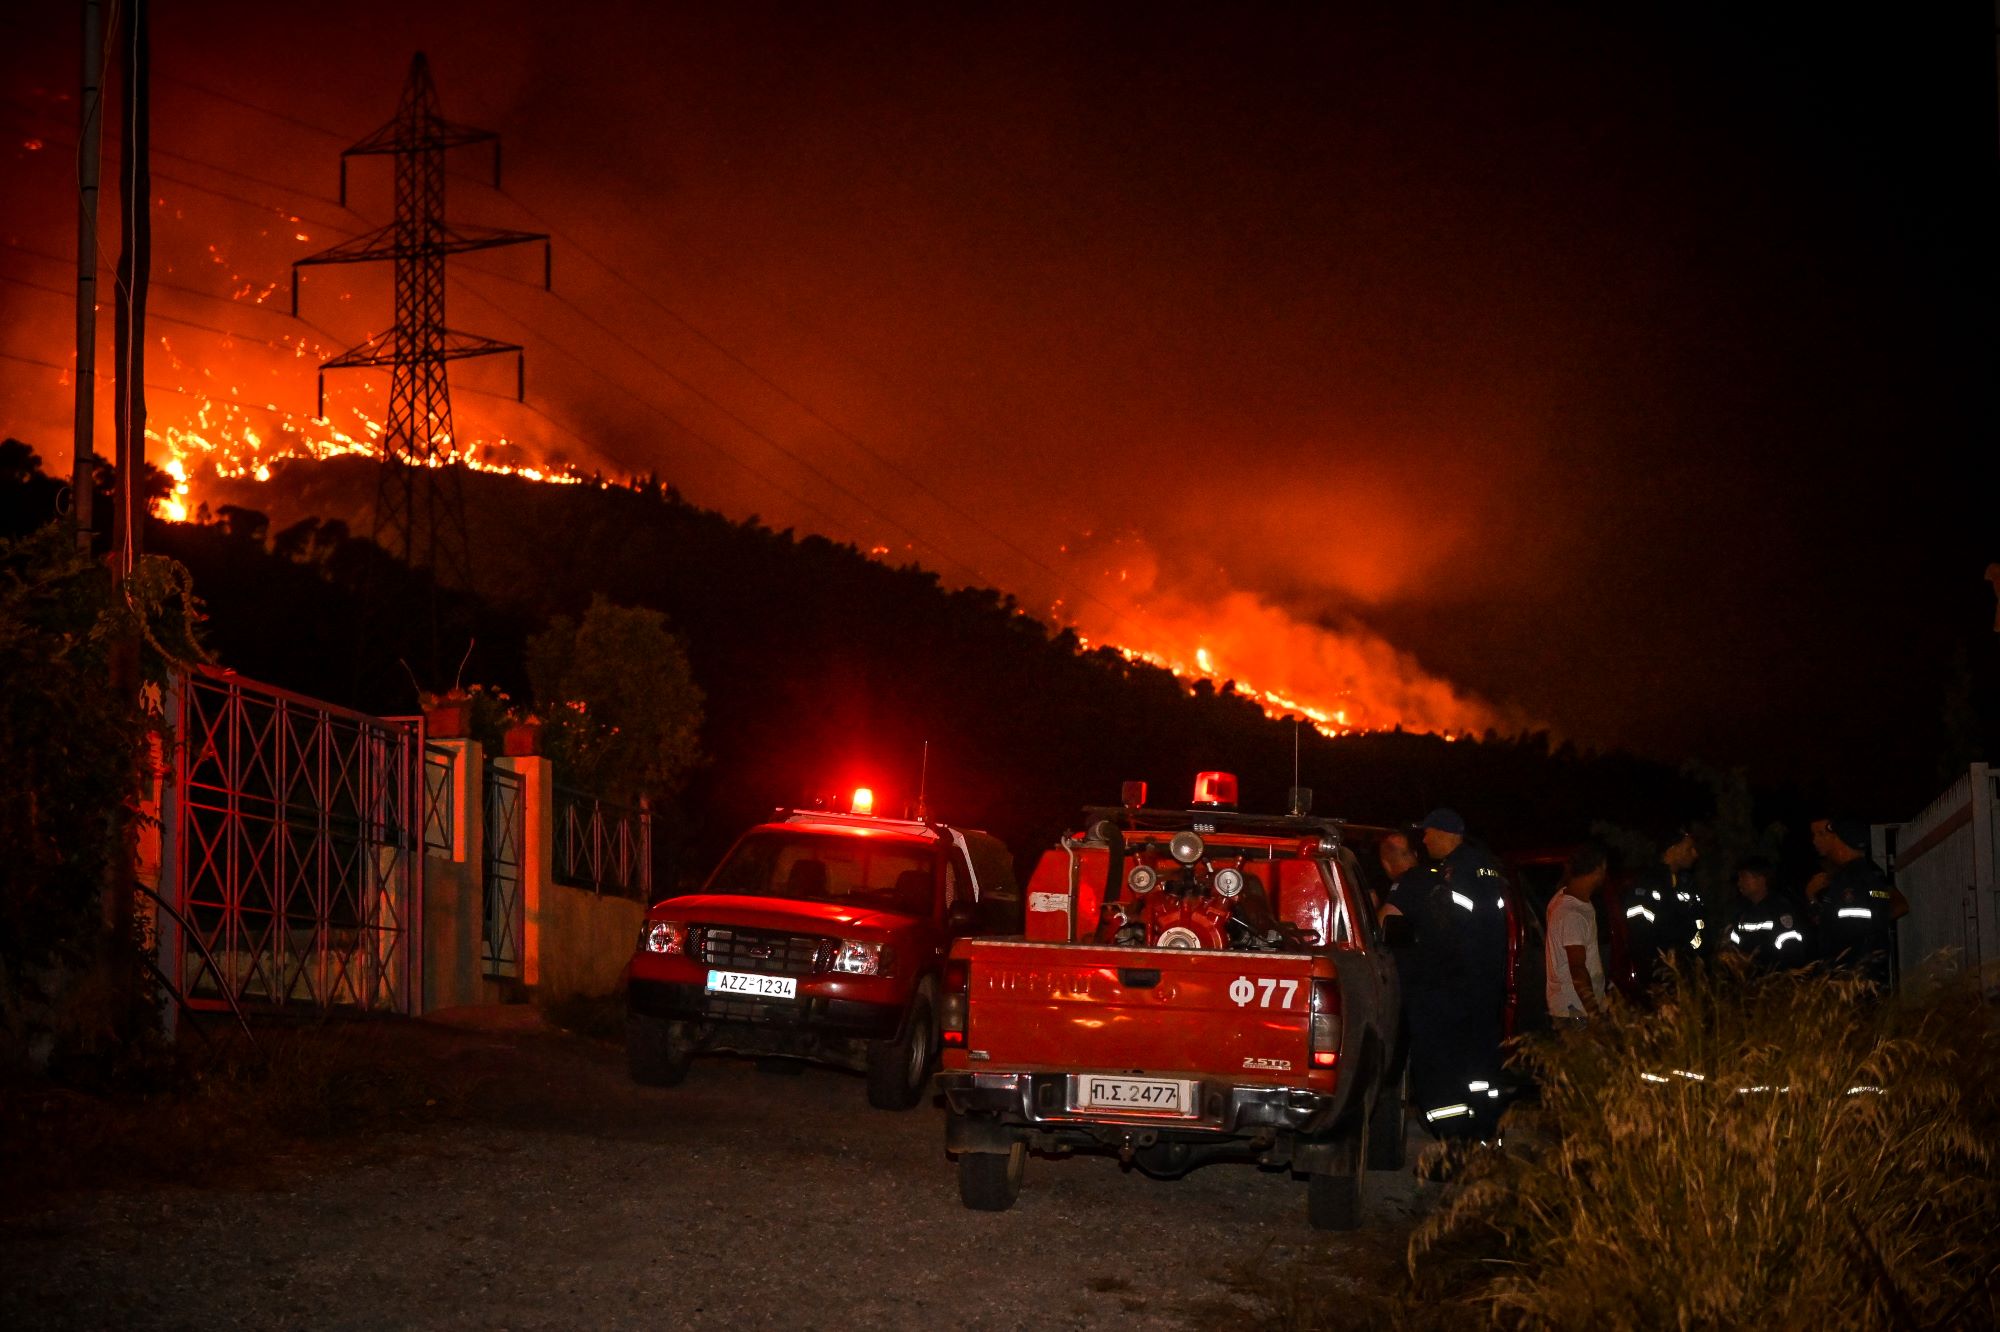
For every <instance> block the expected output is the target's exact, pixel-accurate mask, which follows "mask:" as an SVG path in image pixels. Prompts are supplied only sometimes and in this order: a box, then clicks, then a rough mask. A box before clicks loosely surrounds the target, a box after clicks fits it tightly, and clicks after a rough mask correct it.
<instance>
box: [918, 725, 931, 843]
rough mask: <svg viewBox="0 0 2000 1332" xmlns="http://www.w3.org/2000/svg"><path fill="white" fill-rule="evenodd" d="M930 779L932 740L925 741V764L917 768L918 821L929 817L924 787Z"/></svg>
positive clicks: (920, 821) (921, 821)
mask: <svg viewBox="0 0 2000 1332" xmlns="http://www.w3.org/2000/svg"><path fill="white" fill-rule="evenodd" d="M930 779H931V742H930V741H928V740H926V741H924V762H923V766H922V767H921V768H919V769H918V770H917V822H918V823H923V822H925V821H926V820H927V818H928V813H929V811H928V810H927V809H926V807H925V805H924V788H925V787H926V786H927V785H929V784H930Z"/></svg>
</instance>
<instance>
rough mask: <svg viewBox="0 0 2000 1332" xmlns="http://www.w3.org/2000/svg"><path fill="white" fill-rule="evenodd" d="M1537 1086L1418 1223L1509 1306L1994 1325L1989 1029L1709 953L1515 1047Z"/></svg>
mask: <svg viewBox="0 0 2000 1332" xmlns="http://www.w3.org/2000/svg"><path fill="white" fill-rule="evenodd" d="M1519 1058H1520V1060H1521V1061H1522V1062H1523V1063H1524V1064H1525V1065H1526V1066H1527V1067H1528V1068H1529V1069H1530V1070H1531V1071H1532V1072H1533V1073H1534V1075H1535V1076H1536V1078H1537V1079H1538V1080H1539V1082H1540V1084H1541V1103H1540V1105H1539V1106H1523V1107H1520V1108H1518V1109H1516V1110H1515V1111H1514V1112H1513V1113H1512V1114H1511V1115H1510V1116H1509V1119H1508V1121H1507V1124H1506V1126H1505V1128H1504V1133H1505V1138H1506V1145H1505V1146H1504V1147H1503V1148H1500V1149H1497V1150H1483V1151H1480V1152H1478V1153H1477V1154H1475V1155H1474V1156H1472V1157H1471V1158H1470V1159H1468V1160H1467V1161H1466V1162H1465V1164H1464V1167H1463V1170H1462V1172H1461V1174H1460V1175H1459V1178H1458V1185H1457V1187H1456V1189H1455V1191H1454V1193H1453V1195H1452V1197H1451V1198H1450V1199H1449V1201H1448V1202H1447V1203H1446V1205H1445V1206H1444V1207H1443V1208H1441V1209H1440V1210H1439V1211H1438V1212H1437V1213H1435V1214H1434V1215H1433V1216H1432V1217H1431V1218H1430V1219H1429V1220H1428V1221H1427V1222H1426V1223H1425V1224H1424V1226H1422V1227H1421V1228H1420V1229H1419V1230H1418V1232H1417V1233H1416V1235H1415V1236H1414V1237H1413V1238H1412V1240H1411V1244H1410V1264H1411V1270H1412V1274H1413V1275H1414V1276H1416V1277H1417V1278H1418V1279H1419V1281H1420V1282H1424V1281H1429V1282H1431V1283H1433V1284H1435V1283H1437V1282H1439V1281H1441V1280H1448V1279H1449V1278H1450V1277H1451V1276H1452V1275H1453V1274H1454V1273H1455V1274H1456V1275H1457V1277H1459V1278H1460V1279H1461V1280H1462V1279H1464V1277H1465V1275H1466V1272H1467V1270H1468V1268H1467V1266H1466V1265H1467V1264H1471V1265H1472V1268H1473V1269H1474V1270H1476V1271H1477V1273H1478V1274H1479V1275H1478V1276H1477V1277H1476V1279H1475V1285H1474V1289H1475V1292H1476V1293H1475V1294H1474V1296H1473V1298H1475V1299H1477V1300H1483V1301H1485V1302H1486V1303H1487V1304H1488V1306H1489V1308H1490V1311H1491V1313H1492V1315H1493V1319H1494V1321H1495V1322H1496V1323H1497V1324H1500V1325H1505V1326H1537V1327H1540V1326H1553V1327H1591V1328H1595V1329H1606V1330H1611V1329H1626V1328H1631V1329H1639V1328H1661V1327H1678V1328H1724V1327H1753V1326H1764V1327H1774V1328H1795V1327H1814V1328H1818V1329H1841V1328H1890V1327H1996V1326H2000V1184H1997V1183H1996V1175H1995V1163H1996V1158H2000V1123H1996V1106H2000V1091H1996V1084H1997V1083H2000V1034H1996V1015H1995V1011H1994V1009H1993V1007H1992V1006H1991V1005H1982V1004H1980V1003H1978V1002H1977V1000H1976V998H1974V997H1971V996H1968V995H1967V994H1966V993H1965V992H1964V991H1962V990H1959V991H1953V990H1943V991H1939V992H1936V993H1934V994H1933V995H1932V996H1931V997H1930V998H1929V999H1928V1000H1926V1001H1924V1002H1922V1003H1921V1004H1908V1005H1894V1004H1880V1003H1877V1002H1875V1001H1874V1000H1873V999H1872V998H1871V996H1870V995H1869V994H1868V993H1867V992H1866V991H1865V990H1864V989H1863V988H1862V987H1861V986H1859V985H1858V984H1856V983H1855V982H1852V981H1846V980H1839V979H1832V978H1828V977H1824V976H1799V975H1792V976H1785V975H1779V976H1764V977H1757V976H1751V975H1748V974H1746V973H1745V972H1744V971H1743V970H1742V969H1741V968H1737V967H1724V968H1718V969H1716V970H1714V971H1713V972H1706V973H1702V974H1698V975H1694V976H1690V977H1687V978H1684V979H1682V980H1680V981H1679V982H1677V983H1676V984H1675V985H1674V986H1673V987H1672V989H1671V990H1670V992H1669V993H1668V995H1667V996H1666V998H1665V1000H1664V1002H1662V1003H1661V1005H1660V1006H1659V1007H1658V1008H1657V1009H1656V1010H1654V1011H1652V1012H1649V1013H1642V1012H1638V1011H1634V1010H1629V1009H1626V1010H1620V1011H1618V1012H1615V1013H1613V1014H1612V1015H1610V1016H1609V1017H1606V1018H1602V1019H1600V1020H1598V1021H1597V1022H1595V1023H1593V1024H1591V1026H1590V1027H1589V1028H1588V1029H1587V1030H1584V1031H1581V1032H1576V1033H1565V1034H1564V1035H1563V1036H1561V1037H1560V1038H1556V1039H1550V1040H1545V1041H1542V1042H1540V1043H1538V1044H1535V1045H1532V1046H1529V1047H1527V1048H1525V1049H1523V1050H1522V1051H1521V1052H1520V1054H1519Z"/></svg>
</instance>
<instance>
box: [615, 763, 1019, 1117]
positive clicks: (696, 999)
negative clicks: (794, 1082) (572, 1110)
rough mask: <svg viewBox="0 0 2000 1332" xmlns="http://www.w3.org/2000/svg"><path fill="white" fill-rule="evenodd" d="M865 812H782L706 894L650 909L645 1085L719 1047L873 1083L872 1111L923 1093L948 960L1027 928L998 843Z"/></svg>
mask: <svg viewBox="0 0 2000 1332" xmlns="http://www.w3.org/2000/svg"><path fill="white" fill-rule="evenodd" d="M856 795H857V800H856V804H855V810H856V812H852V813H846V814H839V813H828V812H824V811H817V810H780V811H779V812H778V815H777V817H776V818H774V819H773V820H772V821H771V822H768V823H761V824H758V825H757V826H756V827H754V828H752V829H750V831H748V832H746V833H744V834H743V836H742V837H741V838H740V839H738V841H737V843H736V845H735V846H734V847H733V848H731V850H730V852H729V854H728V855H727V856H725V857H724V858H723V860H722V863H721V865H720V866H718V867H717V868H716V871H715V873H714V874H713V875H711V876H710V877H709V880H708V883H707V884H706V885H705V886H704V888H703V889H702V891H701V892H699V893H697V894H693V895H690V896H686V897H673V898H668V899H667V900H665V901H663V902H660V903H658V904H656V905H655V906H654V907H653V908H652V909H651V910H650V911H648V912H647V914H646V923H645V925H644V927H643V928H642V930H641V932H640V936H639V946H638V950H637V951H636V952H635V953H634V954H633V956H632V961H631V964H630V966H629V968H628V971H627V984H626V994H627V1010H628V1012H627V1018H626V1053H627V1055H628V1059H629V1064H630V1069H631V1074H632V1077H633V1079H634V1080H635V1081H638V1082H641V1083H645V1084H647V1085H650V1086H673V1085H675V1084H677V1083H679V1082H680V1081H681V1080H682V1079H683V1078H685V1077H686V1076H687V1073H688V1065H689V1061H690V1060H691V1059H692V1058H693V1057H694V1056H695V1055H697V1054H701V1053H704V1052H708V1051H731V1052H735V1053H739V1054H752V1055H767V1056H792V1057H800V1058H806V1059H812V1060H816V1061H819V1062H821V1063H829V1064H835V1065H838V1066H841V1067H844V1068H852V1069H856V1070H859V1071H861V1072H864V1073H866V1074H867V1076H868V1102H869V1104H871V1105H874V1106H877V1107H880V1108H882V1109H907V1108H908V1107H910V1106H913V1105H915V1104H916V1103H917V1102H918V1100H919V1099H921V1098H922V1096H923V1094H924V1092H925V1090H926V1089H927V1088H928V1086H929V1083H930V1070H931V1064H932V1061H933V1058H934V1056H935V1055H936V1052H937V1048H938V1021H937V1005H938V992H939V988H940V980H941V975H942V972H943V970H944V961H945V951H946V949H947V948H948V947H949V946H950V944H951V941H952V940H953V939H954V938H956V937H958V936H959V935H961V934H965V933H968V932H972V931H981V932H988V933H1001V934H1005V933H1012V932H1016V931H1018V930H1019V929H1020V915H1021V898H1020V890H1019V887H1018V885H1017V884H1016V882H1015V879H1014V867H1013V862H1012V860H1011V858H1010V857H1009V855H1008V853H1007V849H1006V848H1005V847H1004V846H1002V845H1001V844H1000V842H998V841H997V840H995V839H994V838H992V837H989V836H988V835H986V834H985V833H982V832H976V831H973V830H971V829H962V828H954V827H950V826H947V825H945V824H942V823H931V822H927V821H922V820H909V819H886V818H876V817H874V816H873V815H872V814H871V813H868V812H867V802H864V801H862V800H861V799H860V797H861V796H864V795H866V792H857V793H856Z"/></svg>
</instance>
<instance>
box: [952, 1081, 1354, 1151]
mask: <svg viewBox="0 0 2000 1332" xmlns="http://www.w3.org/2000/svg"><path fill="white" fill-rule="evenodd" d="M937 1083H938V1089H939V1090H940V1091H942V1092H943V1093H944V1098H945V1104H946V1105H947V1106H949V1107H950V1109H951V1111H952V1114H953V1116H954V1117H955V1118H956V1117H961V1116H962V1117H965V1118H967V1119H970V1120H978V1121H984V1122H985V1123H987V1124H989V1125H992V1124H998V1125H1000V1126H1004V1127H1007V1128H1015V1129H1029V1130H1033V1131H1036V1132H1042V1133H1048V1134H1052V1135H1055V1136H1056V1137H1058V1138H1060V1137H1062V1136H1063V1135H1065V1134H1074V1135H1076V1136H1078V1137H1082V1138H1089V1139H1093V1140H1101V1139H1102V1138H1103V1137H1104V1132H1105V1130H1111V1131H1113V1132H1114V1133H1125V1132H1132V1131H1136V1132H1142V1133H1153V1134H1158V1135H1160V1136H1172V1137H1232V1138H1254V1137H1260V1136H1273V1135H1278V1134H1283V1135H1286V1136H1293V1137H1302V1138H1318V1137H1324V1136H1330V1135H1331V1134H1332V1133H1333V1131H1334V1129H1335V1127H1336V1126H1337V1125H1338V1124H1339V1122H1340V1112H1341V1109H1342V1105H1343V1098H1342V1097H1341V1096H1340V1094H1338V1093H1334V1094H1328V1093H1325V1092H1316V1091H1311V1090H1308V1089H1306V1088H1303V1087H1270V1086H1256V1085H1252V1086H1244V1085H1239V1084H1235V1083H1228V1082H1220V1081H1203V1082H1201V1083H1200V1084H1199V1090H1198V1093H1197V1097H1196V1100H1197V1103H1198V1104H1199V1106H1200V1113H1199V1114H1197V1115H1194V1116H1179V1115H1172V1116H1169V1115H1129V1116H1124V1115H1113V1114H1105V1113H1102V1112H1099V1111H1091V1110H1085V1111H1078V1110H1071V1109H1069V1108H1068V1101H1069V1075H1068V1074H1067V1073H984V1072H973V1071H970V1070H962V1071H961V1070H952V1071H947V1072H942V1073H939V1074H938V1076H937Z"/></svg>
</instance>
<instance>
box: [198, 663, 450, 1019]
mask: <svg viewBox="0 0 2000 1332" xmlns="http://www.w3.org/2000/svg"><path fill="white" fill-rule="evenodd" d="M175 691H176V693H177V694H178V695H179V697H178V699H177V700H176V702H175V706H174V708H173V709H172V712H171V714H170V715H173V716H175V717H176V718H177V719H178V725H177V728H176V731H175V737H174V738H175V746H174V750H175V765H174V768H175V778H176V780H175V783H174V787H173V789H172V791H171V794H170V797H169V798H170V801H171V809H170V810H169V811H167V812H166V824H167V826H166V827H165V828H164V829H163V833H164V834H165V835H164V838H163V843H164V845H163V850H164V851H165V855H164V857H163V860H164V864H163V869H164V870H165V877H166V879H167V882H166V883H163V885H162V888H163V890H165V895H166V896H167V899H168V900H169V901H171V902H172V903H173V904H174V906H175V907H176V908H177V914H178V917H179V920H180V921H185V922H186V929H187V930H188V931H189V932H191V933H193V934H195V935H197V936H199V939H198V943H197V940H195V939H187V938H182V937H180V935H181V926H180V924H179V921H176V922H174V923H173V925H172V927H171V928H162V930H161V935H160V947H161V963H162V970H163V971H164V972H165V974H166V975H167V977H168V978H169V980H171V981H172V982H173V984H174V985H175V987H176V988H177V989H178V990H179V991H180V993H181V995H182V996H183V997H184V998H185V1000H186V1002H188V1003H189V1004H190V1005H191V1006H194V1007H209V1006H212V1007H223V1006H226V1005H227V1004H228V1003H229V1002H230V1001H231V1000H232V999H233V1000H234V1001H236V1002H237V1003H238V1004H240V1005H243V1006H246V1007H248V1006H263V1007H280V1008H285V1007H308V1008H319V1009H326V1008H332V1007H336V1006H341V1007H353V1008H361V1009H370V1010H387V1011H392V1012H400V1013H413V1012H416V1011H418V1010H419V1007H420V1002H421V996H420V995H419V994H418V990H419V988H420V986H421V984H422V965H421V959H422V955H423V953H422V922H423V861H424V854H423V833H424V828H425V808H426V805H427V804H428V803H429V802H428V801H427V800H426V793H425V783H424V772H423V760H424V744H423V732H422V727H421V723H420V722H415V721H394V720H388V719H384V718H381V717H371V716H368V715H367V714H365V713H359V712H351V711H348V710H347V709H344V708H338V707H335V706H333V705H332V704H329V703H323V702H321V701H319V700H318V699H313V698H307V697H305V696H304V695H302V694H294V693H290V692H288V691H286V690H282V689H276V688H273V687H271V686H269V685H264V684H259V683H257V682H255V681H252V680H246V679H244V678H243V677H242V676H239V675H236V674H234V673H232V672H228V671H220V670H214V669H210V668H198V669H197V670H196V671H194V672H192V673H190V674H189V675H186V676H184V677H181V678H180V680H179V681H178V682H177V684H176V687H175ZM163 925H164V922H163Z"/></svg>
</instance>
